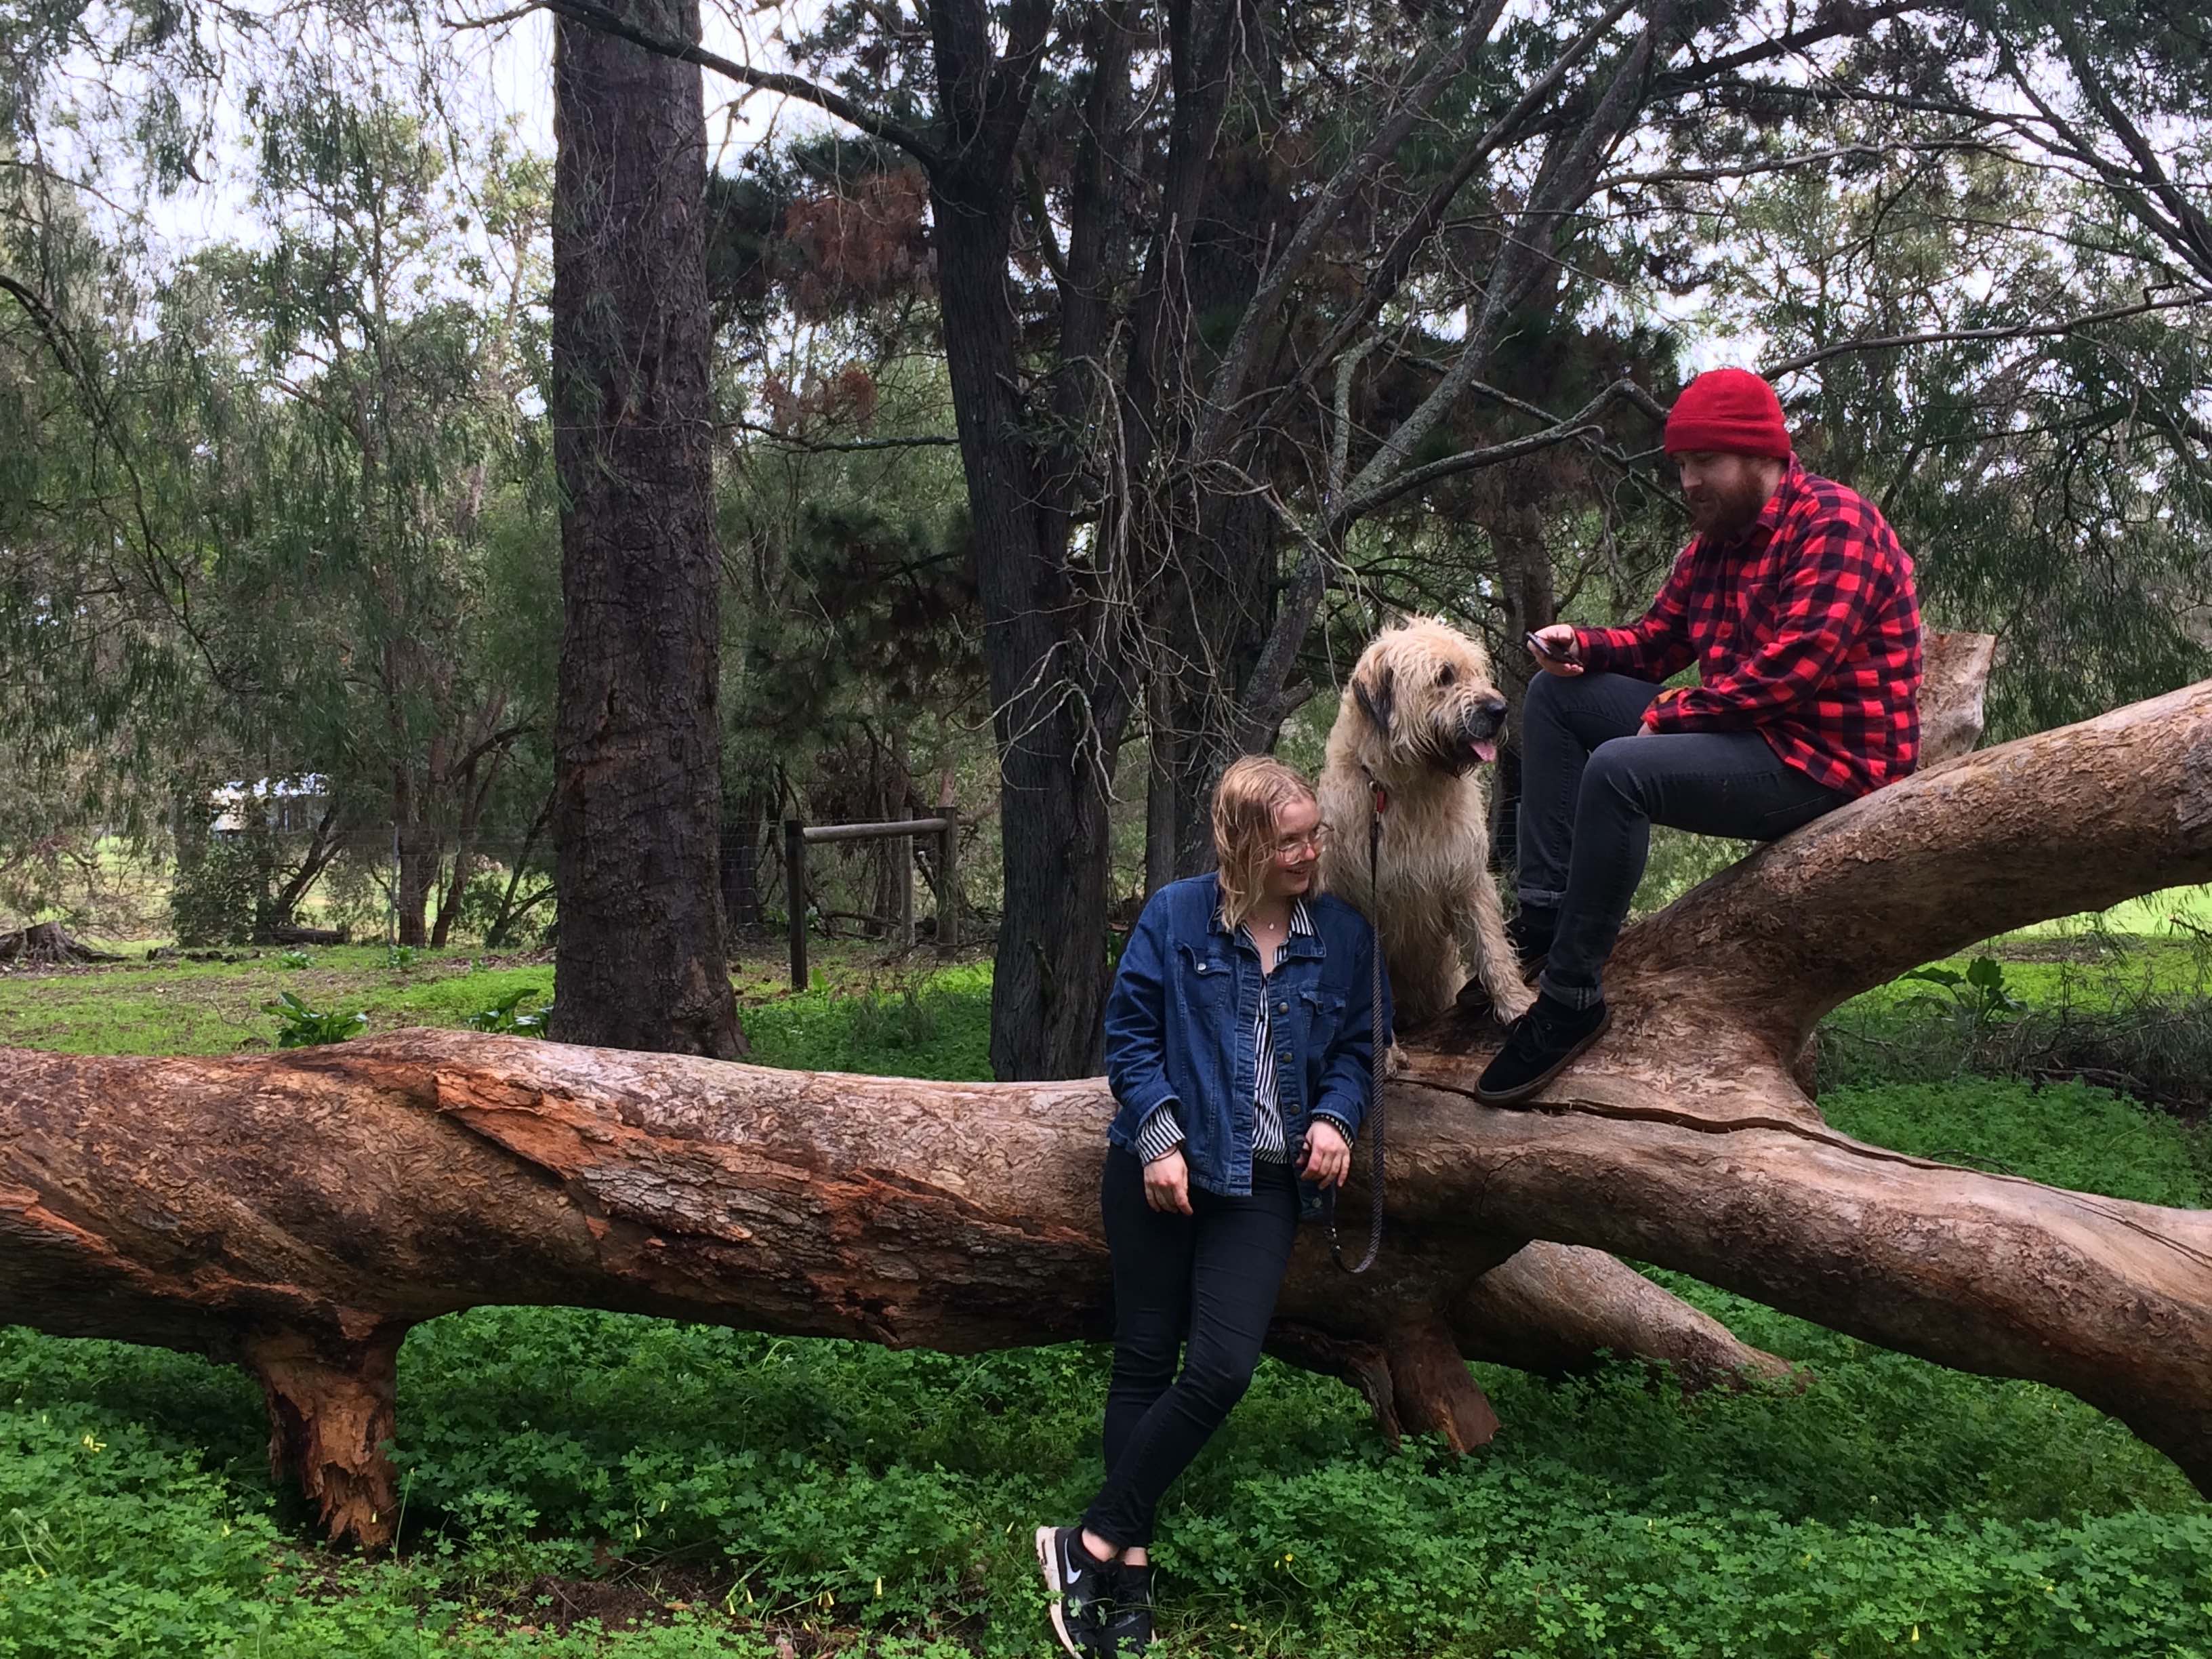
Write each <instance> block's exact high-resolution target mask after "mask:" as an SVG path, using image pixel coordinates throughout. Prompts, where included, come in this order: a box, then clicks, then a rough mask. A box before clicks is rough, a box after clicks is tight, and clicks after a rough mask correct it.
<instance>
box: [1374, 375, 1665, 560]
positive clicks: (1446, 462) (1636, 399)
mask: <svg viewBox="0 0 2212 1659" xmlns="http://www.w3.org/2000/svg"><path fill="white" fill-rule="evenodd" d="M1469 389H1470V390H1472V389H1473V388H1472V387H1470V388H1469ZM1651 401H1652V400H1651V396H1650V393H1649V392H1645V391H1644V388H1643V387H1641V386H1638V385H1637V384H1636V383H1635V382H1634V381H1633V380H1615V381H1614V382H1613V384H1612V385H1611V386H1607V387H1606V388H1605V390H1604V391H1602V392H1599V393H1598V394H1597V396H1596V397H1595V398H1591V399H1590V400H1589V403H1587V404H1583V407H1582V408H1581V409H1579V410H1576V411H1575V412H1574V413H1573V414H1572V415H1570V416H1567V417H1566V418H1565V420H1562V421H1556V422H1553V424H1552V425H1550V426H1547V427H1546V428H1544V429H1543V430H1542V431H1541V432H1531V433H1528V434H1527V435H1524V436H1522V437H1518V438H1510V439H1508V440H1506V441H1504V442H1503V443H1496V444H1488V445H1486V446H1485V447H1482V448H1480V449H1468V450H1463V451H1462V452H1461V453H1458V454H1456V455H1447V456H1445V457H1443V459H1441V460H1435V461H1431V462H1429V463H1428V464H1427V465H1425V466H1418V467H1415V468H1414V469H1413V471H1410V472H1405V473H1401V474H1400V475H1399V477H1397V478H1396V479H1395V481H1393V482H1392V483H1387V484H1385V485H1383V488H1381V489H1377V490H1375V491H1373V492H1371V493H1370V494H1369V495H1362V496H1358V497H1357V498H1355V499H1353V500H1352V501H1347V502H1346V503H1345V504H1344V506H1343V507H1341V508H1340V509H1339V510H1338V511H1337V513H1334V514H1333V515H1332V517H1331V519H1330V526H1331V528H1332V530H1334V532H1336V533H1337V534H1342V533H1343V532H1344V531H1345V530H1346V528H1348V527H1349V526H1351V525H1352V522H1353V521H1354V520H1358V519H1363V518H1364V517H1366V516H1367V514H1369V513H1374V512H1377V511H1379V510H1380V509H1382V508H1383V507H1388V506H1389V504H1390V503H1391V502H1393V501H1397V500H1399V499H1400V498H1401V497H1403V496H1406V495H1412V494H1413V492H1414V491H1415V490H1417V489H1424V488H1425V487H1426V486H1427V485H1429V484H1431V483H1435V482H1436V481H1437V479H1439V478H1449V477H1453V476H1454V475H1455V474H1457V473H1461V472H1474V471H1480V469H1482V468H1484V467H1489V466H1497V465H1501V464H1502V463H1504V462H1506V461H1511V460H1517V459H1520V458H1521V457H1522V456H1523V455H1533V454H1534V453H1537V452H1538V451H1539V450H1545V449H1550V448H1552V447H1554V446H1556V445H1559V444H1563V443H1566V442H1568V441H1571V440H1573V439H1576V438H1579V437H1583V436H1587V435H1589V434H1590V433H1592V432H1598V431H1602V430H1603V428H1601V427H1600V426H1598V425H1597V424H1596V422H1597V417H1598V416H1601V415H1602V414H1603V413H1604V412H1605V411H1606V410H1607V409H1609V408H1611V407H1612V406H1613V404H1615V403H1617V402H1626V403H1632V404H1636V405H1637V406H1638V408H1649V407H1650V405H1651ZM1547 418H1549V417H1548V416H1547Z"/></svg>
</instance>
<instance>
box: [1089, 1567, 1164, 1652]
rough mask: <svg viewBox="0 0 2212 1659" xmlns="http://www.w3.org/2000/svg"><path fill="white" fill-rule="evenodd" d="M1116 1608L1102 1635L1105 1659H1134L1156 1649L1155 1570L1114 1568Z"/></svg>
mask: <svg viewBox="0 0 2212 1659" xmlns="http://www.w3.org/2000/svg"><path fill="white" fill-rule="evenodd" d="M1112 1588H1113V1594H1114V1605H1113V1607H1112V1609H1111V1610H1110V1611H1109V1613H1107V1615H1106V1623H1105V1626H1104V1628H1103V1630H1102V1631H1101V1632H1100V1634H1099V1638H1098V1651H1099V1652H1100V1653H1101V1654H1102V1655H1103V1656H1105V1659H1131V1656H1133V1655H1135V1654H1139V1653H1149V1652H1151V1651H1152V1568H1151V1567H1150V1566H1142V1567H1127V1566H1122V1565H1119V1564H1118V1563H1117V1564H1116V1565H1115V1568H1114V1577H1113V1586H1112Z"/></svg>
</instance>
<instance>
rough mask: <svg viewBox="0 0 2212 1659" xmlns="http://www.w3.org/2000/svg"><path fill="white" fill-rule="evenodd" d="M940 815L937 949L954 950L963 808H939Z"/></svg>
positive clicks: (957, 936) (957, 941)
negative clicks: (942, 825)
mask: <svg viewBox="0 0 2212 1659" xmlns="http://www.w3.org/2000/svg"><path fill="white" fill-rule="evenodd" d="M938 816H939V817H941V818H943V819H944V820H945V828H944V829H940V830H939V831H938V836H939V841H938V851H937V948H938V949H939V950H940V951H951V950H957V948H958V947H959V945H960V866H959V862H958V860H959V857H960V809H959V808H958V807H957V806H944V807H939V809H938Z"/></svg>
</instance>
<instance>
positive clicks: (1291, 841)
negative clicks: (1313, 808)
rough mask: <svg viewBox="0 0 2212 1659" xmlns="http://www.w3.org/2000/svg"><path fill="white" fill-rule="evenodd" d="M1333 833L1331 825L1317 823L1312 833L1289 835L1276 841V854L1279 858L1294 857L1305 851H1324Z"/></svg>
mask: <svg viewBox="0 0 2212 1659" xmlns="http://www.w3.org/2000/svg"><path fill="white" fill-rule="evenodd" d="M1332 833H1333V832H1332V831H1331V830H1330V829H1329V827H1328V825H1327V824H1325V823H1323V824H1319V825H1316V827H1315V829H1314V831H1313V833H1312V834H1310V835H1305V836H1288V837H1286V838H1285V839H1284V840H1282V841H1279V842H1276V843H1275V856H1276V857H1277V858H1279V859H1294V858H1296V857H1297V855H1298V854H1301V853H1304V852H1308V851H1311V852H1315V853H1319V852H1322V851H1324V850H1325V849H1326V848H1328V839H1329V836H1330V835H1331V834H1332Z"/></svg>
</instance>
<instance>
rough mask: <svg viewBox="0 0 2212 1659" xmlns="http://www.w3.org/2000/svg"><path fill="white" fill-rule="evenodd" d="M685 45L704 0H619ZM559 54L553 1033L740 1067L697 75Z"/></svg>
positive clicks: (615, 56)
mask: <svg viewBox="0 0 2212 1659" xmlns="http://www.w3.org/2000/svg"><path fill="white" fill-rule="evenodd" d="M616 9H617V10H619V11H620V12H621V13H622V15H623V17H624V18H625V19H627V20H629V21H632V22H634V23H635V24H638V25H640V26H641V27H645V28H647V29H648V30H651V31H653V33H656V34H659V35H661V36H669V37H674V38H677V39H679V40H686V41H691V40H696V39H697V38H698V33H699V9H698V5H697V0H617V5H616ZM553 84H554V119H555V126H556V136H557V137H558V141H559V157H558V162H557V166H556V173H555V179H554V205H553V384H552V388H551V401H552V404H553V412H554V424H555V440H554V450H555V459H556V463H557V465H558V468H559V472H560V478H561V488H562V513H561V591H562V599H563V602H564V604H565V606H566V611H567V619H566V628H565V632H564V634H563V636H562V642H561V676H560V680H561V684H560V709H559V717H558V723H557V729H556V760H555V768H556V782H555V788H556V805H555V809H554V817H553V830H554V847H555V854H556V866H555V868H556V882H557V885H558V888H559V903H560V928H561V932H560V945H559V953H558V956H557V957H556V962H555V968H554V1006H555V1010H556V1012H555V1014H554V1019H555V1022H556V1029H557V1034H558V1035H559V1036H562V1038H564V1039H565V1040H567V1041H569V1042H589V1043H594V1044H599V1045H603V1046H605V1047H609V1048H653V1049H667V1050H672V1051H676V1052H680V1053H688V1054H713V1055H718V1056H721V1057H724V1058H727V1057H729V1056H732V1055H735V1054H743V1053H744V1037H743V1036H742V1034H741V1033H740V1032H739V1030H738V1015H737V1003H736V1000H735V998H734V997H733V996H732V994H731V990H730V980H729V973H728V969H727V966H726V954H725V951H724V946H723V935H722V910H721V902H720V893H719V891H718V881H717V878H718V874H719V871H718V868H717V853H718V834H719V830H720V811H721V795H722V791H721V731H720V723H719V721H718V720H717V718H716V714H715V682H716V665H717V651H718V649H719V641H720V616H719V611H718V606H719V604H720V597H719V582H720V564H719V561H718V559H717V557H716V554H715V548H714V512H713V506H714V503H713V474H712V462H711V451H710V438H711V435H712V427H711V410H710V409H709V407H708V316H707V279H706V264H705V252H704V240H703V230H702V196H703V193H704V191H705V187H706V125H705V118H704V116H703V114H702V106H701V91H700V81H699V70H698V69H697V68H696V66H695V65H692V64H683V63H678V62H676V61H674V60H672V59H671V58H665V57H662V56H659V55H658V54H656V53H653V52H647V51H644V50H643V49H641V48H640V47H638V46H633V45H631V44H629V42H627V41H624V40H617V39H616V38H614V37H613V36H611V35H607V34H603V33H599V32H597V31H595V30H592V29H590V28H587V27H583V26H581V25H580V24H577V23H574V22H573V21H568V20H565V19H564V20H562V21H561V22H559V23H558V24H557V25H556V44H555V48H554V65H553Z"/></svg>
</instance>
